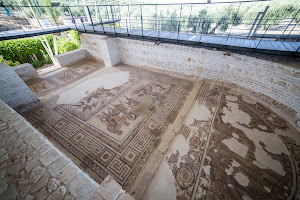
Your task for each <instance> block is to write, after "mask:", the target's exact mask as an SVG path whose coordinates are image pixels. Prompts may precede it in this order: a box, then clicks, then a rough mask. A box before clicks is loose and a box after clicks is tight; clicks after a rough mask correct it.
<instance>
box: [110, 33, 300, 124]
mask: <svg viewBox="0 0 300 200" xmlns="http://www.w3.org/2000/svg"><path fill="white" fill-rule="evenodd" d="M116 40H117V42H118V46H119V54H120V62H122V63H124V64H129V65H135V66H144V67H150V68H154V69H161V70H167V71H172V72H178V73H182V74H186V75H190V76H196V77H201V78H208V79H214V80H220V81H225V82H229V83H234V84H237V85H240V86H243V87H245V88H247V89H250V90H252V91H254V92H260V93H262V94H264V95H267V96H269V97H271V98H273V99H275V100H277V101H279V102H281V103H283V104H284V105H286V106H288V107H290V108H292V109H293V110H295V111H296V112H297V113H300V69H299V68H298V69H297V68H292V67H289V66H288V65H285V64H280V63H278V62H273V61H268V60H264V59H258V58H255V57H250V56H246V55H240V54H235V53H231V54H230V55H229V54H228V53H227V52H223V51H217V50H207V49H204V48H193V47H187V46H180V45H174V44H163V43H162V44H159V45H156V44H154V43H153V42H147V41H139V40H130V39H124V38H117V39H116ZM299 118H300V116H299Z"/></svg>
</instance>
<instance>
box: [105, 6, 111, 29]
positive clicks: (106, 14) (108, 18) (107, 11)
mask: <svg viewBox="0 0 300 200" xmlns="http://www.w3.org/2000/svg"><path fill="white" fill-rule="evenodd" d="M105 7H106V16H107V19H108V21H109V14H108V9H107V6H105ZM109 27H110V28H111V24H110V23H109Z"/></svg>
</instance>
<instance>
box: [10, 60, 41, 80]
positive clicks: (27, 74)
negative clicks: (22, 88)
mask: <svg viewBox="0 0 300 200" xmlns="http://www.w3.org/2000/svg"><path fill="white" fill-rule="evenodd" d="M12 68H13V70H15V72H16V73H17V74H18V75H19V76H20V78H21V79H22V80H24V81H26V80H28V79H31V78H33V77H35V76H37V75H38V73H37V72H36V70H35V69H34V67H33V66H32V65H31V64H30V63H24V64H21V65H17V66H14V67H12Z"/></svg>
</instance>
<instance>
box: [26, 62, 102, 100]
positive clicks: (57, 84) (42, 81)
mask: <svg viewBox="0 0 300 200" xmlns="http://www.w3.org/2000/svg"><path fill="white" fill-rule="evenodd" d="M82 63H85V64H82ZM103 67H104V65H103V64H101V63H99V62H96V61H93V60H91V59H84V60H82V61H79V62H78V63H75V64H73V65H72V66H71V67H65V68H62V70H61V72H59V73H55V74H53V75H51V76H46V77H44V78H32V79H29V80H27V81H26V84H27V85H28V87H29V88H30V89H31V90H32V92H34V93H35V94H36V95H37V96H43V95H46V94H49V93H50V92H52V91H54V90H57V89H58V88H61V87H64V86H66V85H69V84H71V83H73V82H75V81H77V80H79V79H81V78H83V77H84V76H87V75H89V74H92V73H94V72H96V71H97V70H100V69H101V68H103Z"/></svg>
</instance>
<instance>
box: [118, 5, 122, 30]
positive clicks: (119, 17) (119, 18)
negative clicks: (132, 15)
mask: <svg viewBox="0 0 300 200" xmlns="http://www.w3.org/2000/svg"><path fill="white" fill-rule="evenodd" d="M121 19H122V17H121V9H120V5H119V16H118V20H120V21H119V28H121Z"/></svg>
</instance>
